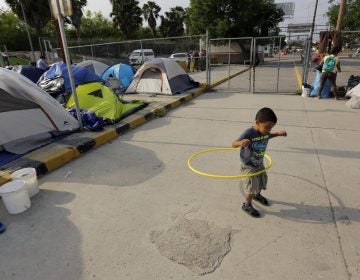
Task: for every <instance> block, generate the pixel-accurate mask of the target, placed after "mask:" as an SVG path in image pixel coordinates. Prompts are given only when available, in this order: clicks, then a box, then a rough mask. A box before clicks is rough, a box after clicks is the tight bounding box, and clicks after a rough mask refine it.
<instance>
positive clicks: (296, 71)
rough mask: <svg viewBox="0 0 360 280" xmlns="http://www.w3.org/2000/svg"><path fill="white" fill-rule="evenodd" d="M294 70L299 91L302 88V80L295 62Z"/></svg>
mask: <svg viewBox="0 0 360 280" xmlns="http://www.w3.org/2000/svg"><path fill="white" fill-rule="evenodd" d="M294 70H295V75H296V79H297V82H298V85H299V89H301V86H302V78H301V76H300V72H299V69H298V67H297V66H296V64H295V61H294Z"/></svg>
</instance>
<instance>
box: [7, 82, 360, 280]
mask: <svg viewBox="0 0 360 280" xmlns="http://www.w3.org/2000/svg"><path fill="white" fill-rule="evenodd" d="M263 106H268V107H271V108H273V109H274V111H275V112H276V113H277V115H278V118H279V123H278V125H277V126H276V127H275V130H277V129H286V130H287V131H288V134H289V135H288V137H287V138H276V139H273V140H271V143H270V144H269V150H268V153H269V154H270V156H271V157H272V158H273V161H274V166H273V168H272V169H271V170H270V171H269V180H270V181H269V189H268V190H267V191H266V193H265V194H264V195H266V196H267V197H269V199H270V201H271V206H270V207H264V206H260V205H258V204H256V207H257V208H258V209H259V210H260V212H261V214H262V218H260V219H253V218H250V217H249V216H248V215H246V214H245V213H243V212H242V210H241V203H242V201H243V188H242V184H241V182H239V181H238V180H217V179H210V178H206V177H201V176H199V175H196V174H194V173H192V172H191V171H190V170H189V169H188V168H187V166H186V161H187V158H188V157H189V156H190V155H191V154H193V153H195V152H197V151H199V150H202V149H207V148H211V147H229V146H230V144H231V142H232V141H233V140H234V139H235V138H236V137H237V136H238V135H239V134H240V133H241V132H242V131H243V130H244V129H245V128H247V127H249V126H250V125H251V122H252V120H253V119H254V116H255V113H256V111H257V110H258V109H259V108H261V107H263ZM358 119H359V111H357V110H351V109H348V108H347V107H345V106H344V101H335V100H320V101H317V100H314V99H310V98H305V99H304V98H301V97H300V96H286V95H266V94H246V93H228V92H227V91H226V90H225V89H223V90H221V91H220V92H211V93H206V94H203V95H201V96H200V97H198V98H196V99H193V100H191V101H189V102H187V103H185V104H184V105H183V106H181V107H178V108H177V109H174V110H172V111H170V112H168V114H166V115H165V116H164V117H162V118H157V119H154V120H152V121H151V122H148V123H146V124H144V125H142V126H140V127H138V128H137V129H136V130H131V131H129V132H127V133H126V134H124V135H121V136H120V137H119V138H116V139H114V140H112V141H111V142H109V143H108V144H105V145H103V146H102V147H100V148H98V149H94V150H91V151H89V152H88V153H86V154H84V155H83V156H82V157H79V158H77V159H76V160H74V161H72V162H70V163H68V164H67V165H65V166H63V167H62V168H59V169H57V170H55V171H54V172H52V173H49V174H48V175H46V176H45V177H43V178H41V179H40V188H41V191H40V193H39V194H38V195H37V196H36V197H35V198H34V199H33V201H32V204H33V205H32V207H31V208H30V209H29V210H28V211H26V212H24V213H23V214H20V215H15V216H13V215H9V214H7V213H6V211H5V209H4V208H3V207H2V206H1V208H0V216H1V220H2V222H5V223H6V224H7V232H6V233H5V234H3V235H1V236H0V248H1V254H0V279H6V280H8V279H9V280H10V279H26V280H32V279H70V280H71V279H74V280H75V279H76V280H79V279H96V278H97V279H107V280H111V279H131V280H133V279H136V280H137V279H139V280H140V279H157V280H158V279H164V280H165V279H214V280H215V279H226V280H232V279H234V280H235V279H250V280H252V279H254V280H255V279H256V280H259V279H267V280H272V279H299V280H300V279H301V280H302V279H307V280H308V279H311V280H312V279H333V280H339V279H341V280H342V279H344V280H348V279H360V265H359V264H360V242H359V241H358V232H359V231H360V225H359V223H360V210H359V209H360V202H359V201H360V194H359V192H358V187H359V184H360V176H359V171H360V168H359V166H360V164H359V158H360V155H359V151H360V144H359V143H360V125H359V122H357V121H356V120H358ZM194 164H195V165H196V166H197V167H198V168H200V169H203V170H205V171H208V172H219V173H225V174H233V173H237V172H238V170H239V168H238V165H239V162H238V154H237V153H236V152H230V153H226V152H225V154H224V153H218V154H208V155H206V156H204V157H201V158H198V160H197V161H195V162H194ZM182 218H185V219H188V220H191V221H193V220H199V221H206V222H208V223H209V224H211V225H214V226H217V227H220V228H227V227H231V229H232V234H231V240H230V244H231V250H230V252H229V253H227V255H226V256H225V257H224V259H223V261H222V262H221V264H220V266H219V267H218V268H217V269H216V270H215V271H214V272H212V273H209V274H206V275H204V276H199V275H198V274H196V273H194V272H192V271H191V270H189V269H188V268H187V267H186V266H184V265H181V264H177V263H175V262H173V261H171V260H169V259H168V258H167V257H165V256H163V255H162V254H161V253H160V251H159V250H158V249H157V247H156V246H155V244H153V243H152V242H151V240H150V235H151V232H152V231H154V230H155V231H156V230H167V229H169V228H171V227H172V226H173V225H174V224H175V223H176V222H177V221H178V220H179V219H182Z"/></svg>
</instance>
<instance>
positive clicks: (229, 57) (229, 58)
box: [228, 39, 231, 88]
mask: <svg viewBox="0 0 360 280" xmlns="http://www.w3.org/2000/svg"><path fill="white" fill-rule="evenodd" d="M230 60H231V39H229V56H228V88H230Z"/></svg>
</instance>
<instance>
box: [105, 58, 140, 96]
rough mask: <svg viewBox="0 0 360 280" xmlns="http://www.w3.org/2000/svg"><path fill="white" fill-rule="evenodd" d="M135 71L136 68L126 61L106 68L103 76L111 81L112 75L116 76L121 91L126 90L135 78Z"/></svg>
mask: <svg viewBox="0 0 360 280" xmlns="http://www.w3.org/2000/svg"><path fill="white" fill-rule="evenodd" d="M135 73H136V70H135V68H134V67H132V66H130V65H127V64H124V63H119V64H115V65H113V66H110V67H109V68H108V69H106V70H105V71H104V73H103V74H102V76H101V78H103V79H104V80H106V81H109V78H110V77H114V78H116V79H117V81H118V85H117V87H118V88H119V89H120V91H125V90H126V89H127V88H128V86H129V85H130V83H131V81H132V80H133V77H134V74H135Z"/></svg>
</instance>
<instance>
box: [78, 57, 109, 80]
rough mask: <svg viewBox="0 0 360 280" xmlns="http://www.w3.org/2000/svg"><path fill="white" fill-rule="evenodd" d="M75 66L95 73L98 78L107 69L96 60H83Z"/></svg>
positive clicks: (105, 65)
mask: <svg viewBox="0 0 360 280" xmlns="http://www.w3.org/2000/svg"><path fill="white" fill-rule="evenodd" d="M76 65H77V66H81V67H84V68H86V69H87V70H89V71H90V72H93V73H95V74H96V75H98V76H99V77H101V75H102V74H103V73H104V71H105V70H106V69H107V68H108V67H109V66H108V65H107V64H105V63H102V62H100V61H96V60H84V61H82V62H80V63H78V64H76Z"/></svg>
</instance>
